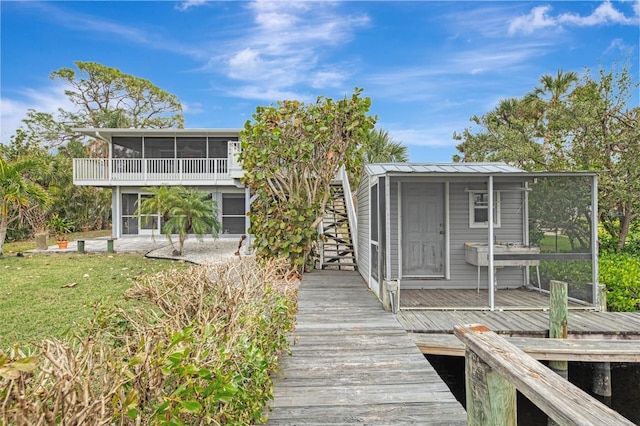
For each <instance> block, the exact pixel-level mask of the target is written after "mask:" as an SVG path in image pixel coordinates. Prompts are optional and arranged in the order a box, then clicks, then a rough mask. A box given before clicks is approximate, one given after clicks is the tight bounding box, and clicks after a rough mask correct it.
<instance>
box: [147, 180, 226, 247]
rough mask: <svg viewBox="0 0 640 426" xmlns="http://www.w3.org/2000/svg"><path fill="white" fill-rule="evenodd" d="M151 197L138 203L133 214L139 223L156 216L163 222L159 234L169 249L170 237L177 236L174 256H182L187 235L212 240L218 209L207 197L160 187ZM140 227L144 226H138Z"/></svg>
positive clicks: (198, 193) (178, 189)
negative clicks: (166, 242) (159, 216)
mask: <svg viewBox="0 0 640 426" xmlns="http://www.w3.org/2000/svg"><path fill="white" fill-rule="evenodd" d="M149 192H151V197H149V198H145V199H143V200H142V202H141V203H140V205H139V206H138V210H137V212H136V214H138V215H140V217H141V218H142V220H143V221H144V220H147V221H148V220H149V218H150V217H151V215H156V214H160V215H161V216H162V218H163V220H164V227H163V228H162V230H161V232H162V233H163V234H165V235H166V236H167V239H168V240H169V243H171V246H172V247H174V249H175V246H174V245H173V240H172V239H171V235H172V234H178V243H179V244H178V248H177V249H175V250H174V254H175V255H176V256H182V249H183V247H184V242H185V240H186V239H187V236H188V235H189V233H192V234H195V236H196V238H198V239H202V237H203V236H204V235H205V234H211V235H212V236H214V237H217V236H218V232H220V228H221V225H220V222H219V221H218V206H217V204H216V202H215V201H214V200H212V199H211V196H210V194H208V193H206V192H203V191H198V190H195V189H186V188H184V187H182V186H160V187H157V188H150V189H149ZM142 224H143V225H144V222H143V223H142Z"/></svg>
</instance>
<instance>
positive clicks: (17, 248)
mask: <svg viewBox="0 0 640 426" xmlns="http://www.w3.org/2000/svg"><path fill="white" fill-rule="evenodd" d="M109 235H111V230H110V229H104V230H103V229H100V230H97V231H87V232H72V233H70V234H67V237H68V238H69V241H75V240H76V239H79V238H84V239H87V238H97V237H107V236H109ZM49 245H50V246H54V245H56V236H55V235H53V234H51V235H50V236H49ZM35 248H36V243H35V241H34V240H24V241H15V242H12V243H5V244H4V246H3V248H2V251H3V252H4V254H5V255H6V254H13V253H23V252H26V251H28V250H33V249H35Z"/></svg>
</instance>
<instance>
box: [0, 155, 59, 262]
mask: <svg viewBox="0 0 640 426" xmlns="http://www.w3.org/2000/svg"><path fill="white" fill-rule="evenodd" d="M40 166H41V164H40V162H39V161H38V160H37V159H34V158H18V159H16V160H13V161H8V160H6V159H5V157H4V156H3V155H0V257H2V256H3V252H2V248H3V246H4V240H5V238H6V236H7V227H8V226H9V222H10V220H9V215H10V214H11V212H12V211H14V210H12V208H15V209H16V210H17V212H18V213H17V216H16V217H14V218H12V219H11V221H13V220H16V219H18V218H20V217H21V216H22V215H23V214H24V213H25V212H26V210H27V209H28V208H29V206H31V205H33V204H38V205H40V206H44V205H46V204H47V203H48V202H49V195H48V194H47V192H46V191H45V190H44V189H43V188H42V187H41V186H40V185H38V184H37V183H35V182H32V181H31V180H30V179H29V177H28V176H29V173H28V172H29V171H30V170H32V169H36V168H38V167H40Z"/></svg>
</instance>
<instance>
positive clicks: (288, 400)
mask: <svg viewBox="0 0 640 426" xmlns="http://www.w3.org/2000/svg"><path fill="white" fill-rule="evenodd" d="M298 307H299V311H298V315H297V325H296V330H295V337H294V338H293V340H294V341H295V345H294V346H293V347H292V348H291V356H283V357H282V359H281V360H280V365H279V371H278V372H277V373H276V375H275V377H274V391H273V392H274V400H273V402H272V403H271V407H270V413H269V421H268V424H318V425H320V424H353V423H365V424H371V423H378V424H401V423H410V424H421V423H422V424H424V422H425V421H426V420H425V419H428V422H429V424H443V425H444V424H447V425H448V424H452V425H464V424H466V413H465V411H464V409H463V407H462V406H461V405H460V403H459V402H458V401H456V399H455V397H454V396H453V395H452V394H451V392H450V391H449V388H448V387H447V385H446V384H444V382H443V381H442V379H441V378H440V376H438V374H437V373H436V372H435V370H434V369H433V367H432V366H431V365H430V364H429V363H428V362H427V360H426V359H425V358H424V356H423V355H422V353H421V352H420V351H419V350H418V349H417V348H416V346H415V344H413V342H412V341H411V339H409V337H408V335H407V332H406V331H405V330H404V328H403V327H402V326H401V325H400V323H399V322H398V321H397V319H396V317H395V316H394V315H393V314H391V313H389V312H385V311H384V310H383V309H382V307H381V305H380V303H379V302H378V300H377V299H376V298H375V296H373V295H372V294H371V292H369V291H368V289H367V287H366V286H365V285H364V283H363V282H362V280H361V278H360V276H359V275H358V274H357V273H355V272H354V273H350V272H347V271H341V272H338V271H321V272H318V271H316V272H313V273H311V274H306V275H305V276H304V277H303V280H302V283H301V286H300V289H299V293H298Z"/></svg>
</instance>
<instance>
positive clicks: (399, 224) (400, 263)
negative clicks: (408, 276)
mask: <svg viewBox="0 0 640 426" xmlns="http://www.w3.org/2000/svg"><path fill="white" fill-rule="evenodd" d="M397 214H398V290H399V289H400V281H401V280H402V278H403V275H402V272H403V271H402V182H398V213H397Z"/></svg>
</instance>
